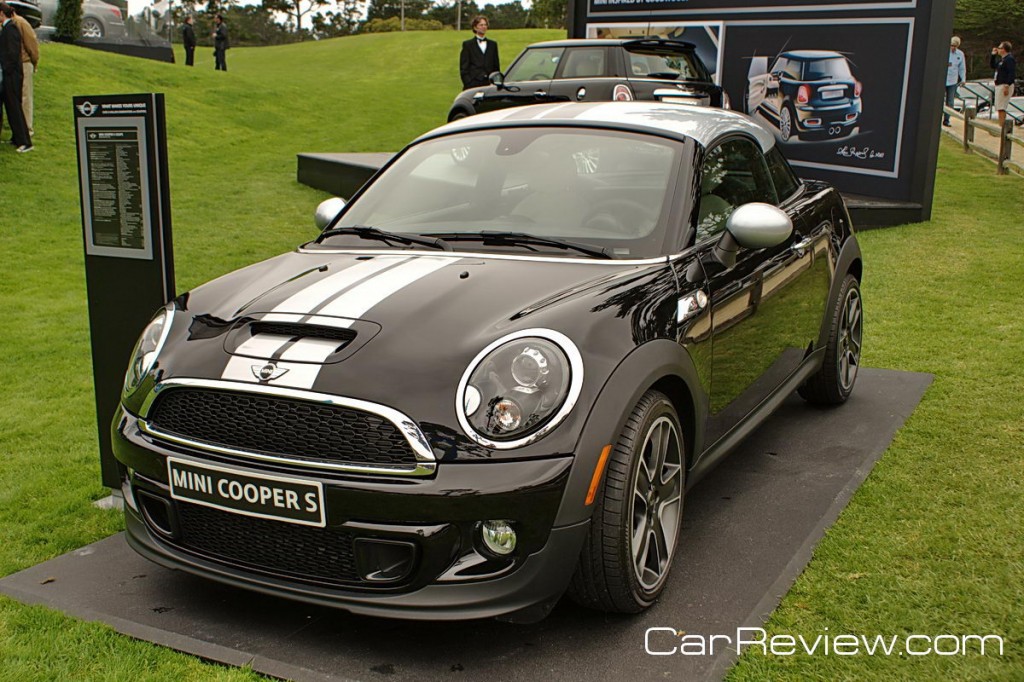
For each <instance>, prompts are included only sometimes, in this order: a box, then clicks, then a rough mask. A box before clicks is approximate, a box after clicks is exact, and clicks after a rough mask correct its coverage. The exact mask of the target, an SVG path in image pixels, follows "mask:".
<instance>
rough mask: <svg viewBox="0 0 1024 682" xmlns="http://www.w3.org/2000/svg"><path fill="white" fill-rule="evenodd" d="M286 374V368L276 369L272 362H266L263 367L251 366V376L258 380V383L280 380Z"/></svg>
mask: <svg viewBox="0 0 1024 682" xmlns="http://www.w3.org/2000/svg"><path fill="white" fill-rule="evenodd" d="M287 372H288V370H287V369H286V368H284V367H278V366H277V365H275V364H274V363H272V362H268V363H267V364H265V365H253V366H252V374H253V376H254V377H256V378H257V379H259V380H260V381H273V380H274V379H279V378H281V377H282V376H284V375H285V374H287Z"/></svg>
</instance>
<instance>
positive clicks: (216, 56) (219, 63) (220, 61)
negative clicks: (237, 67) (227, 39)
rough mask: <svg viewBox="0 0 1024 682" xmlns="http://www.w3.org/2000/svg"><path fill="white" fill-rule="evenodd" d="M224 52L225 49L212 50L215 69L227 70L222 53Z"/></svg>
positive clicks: (225, 51)
mask: <svg viewBox="0 0 1024 682" xmlns="http://www.w3.org/2000/svg"><path fill="white" fill-rule="evenodd" d="M226 53H227V50H217V49H215V50H214V51H213V61H214V62H216V66H214V68H215V69H216V70H217V71H227V70H228V63H227V62H226V61H225V59H224V55H225V54H226Z"/></svg>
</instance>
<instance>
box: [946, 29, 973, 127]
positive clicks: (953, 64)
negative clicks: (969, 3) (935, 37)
mask: <svg viewBox="0 0 1024 682" xmlns="http://www.w3.org/2000/svg"><path fill="white" fill-rule="evenodd" d="M966 78H967V61H966V60H965V59H964V53H963V52H961V51H960V39H959V38H958V37H956V36H953V37H952V38H950V39H949V62H948V63H947V64H946V106H947V107H949V108H950V109H952V108H953V101H954V100H955V98H956V89H957V86H959V85H960V84H961V83H963V82H964V80H966ZM942 125H944V126H947V127H948V126H949V114H947V113H946V112H942Z"/></svg>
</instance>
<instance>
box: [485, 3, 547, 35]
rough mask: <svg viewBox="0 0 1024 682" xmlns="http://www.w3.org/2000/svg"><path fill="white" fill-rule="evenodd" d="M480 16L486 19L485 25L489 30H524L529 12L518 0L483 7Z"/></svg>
mask: <svg viewBox="0 0 1024 682" xmlns="http://www.w3.org/2000/svg"><path fill="white" fill-rule="evenodd" d="M534 6H535V7H536V2H535V3H534ZM482 14H483V15H484V16H486V17H487V24H488V25H489V26H490V27H491V28H526V20H527V19H528V18H529V17H530V12H529V11H528V10H526V9H525V8H524V7H523V5H522V3H521V2H520V1H519V0H512V2H505V3H502V4H500V5H490V4H488V5H484V11H483V12H482Z"/></svg>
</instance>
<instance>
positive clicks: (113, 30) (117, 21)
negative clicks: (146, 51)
mask: <svg viewBox="0 0 1024 682" xmlns="http://www.w3.org/2000/svg"><path fill="white" fill-rule="evenodd" d="M39 9H40V11H41V12H42V15H43V25H42V26H40V28H39V34H40V36H41V37H42V36H44V35H49V34H52V33H53V31H54V23H55V22H54V17H55V16H56V14H57V0H39ZM124 35H125V27H124V14H123V12H122V11H121V9H120V8H119V7H117V6H115V5H111V4H110V3H106V2H103V1H102V0H82V37H83V38H88V39H92V40H117V39H120V38H123V37H124Z"/></svg>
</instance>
